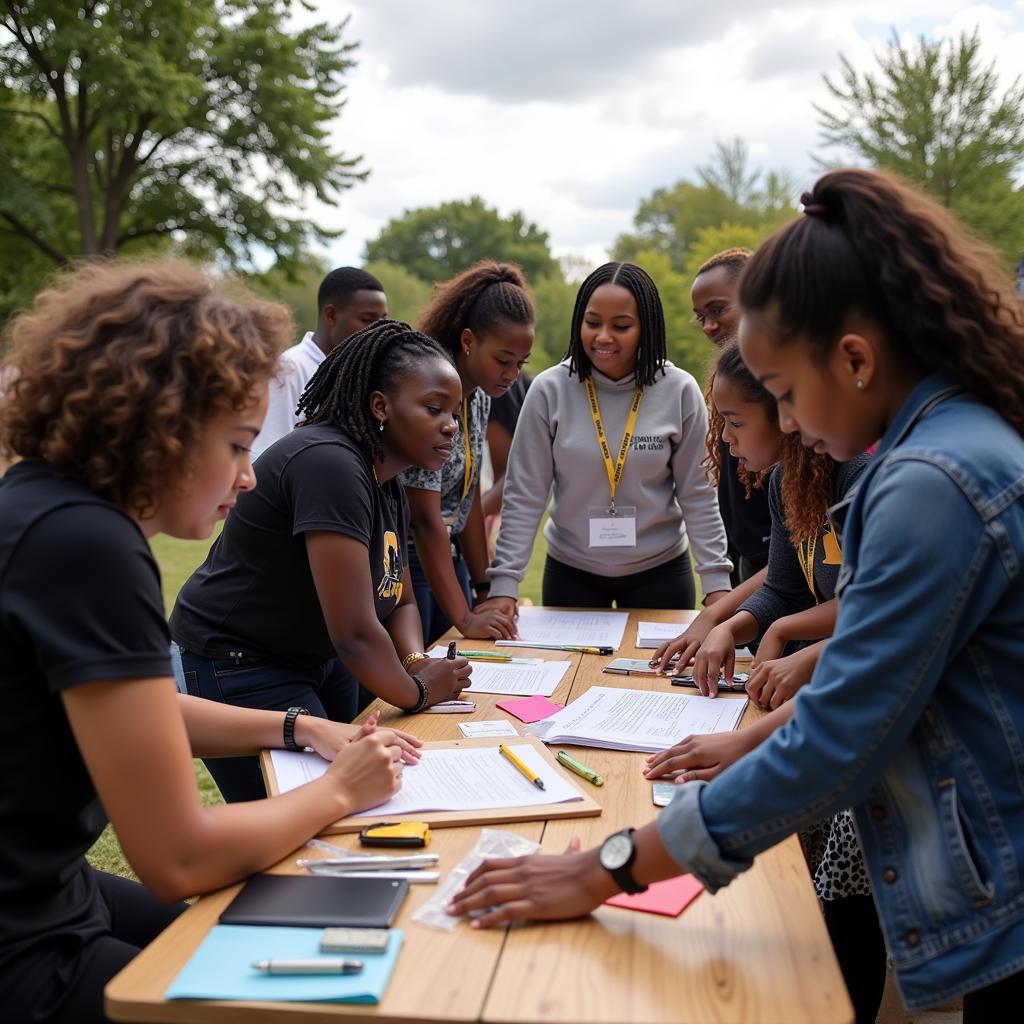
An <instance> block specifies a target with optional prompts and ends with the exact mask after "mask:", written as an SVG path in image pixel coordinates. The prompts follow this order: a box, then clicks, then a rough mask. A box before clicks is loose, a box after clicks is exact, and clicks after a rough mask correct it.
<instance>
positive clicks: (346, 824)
mask: <svg viewBox="0 0 1024 1024" xmlns="http://www.w3.org/2000/svg"><path fill="white" fill-rule="evenodd" d="M504 742H505V740H504V738H503V737H500V736H488V737H484V738H482V739H476V740H470V739H460V740H439V741H435V742H426V743H424V744H423V749H424V750H450V749H453V748H471V747H494V748H496V747H498V746H500V745H501V744H502V743H504ZM516 742H517V743H529V744H530V745H531V746H533V747H534V748H536V750H537V751H538V752H539V753H540V755H541V757H542V758H543V759H544V761H545V762H546V763H547V764H549V765H550V766H551V774H552V775H562V776H564V774H565V769H564V768H562V767H561V766H560V765H559V764H558V762H557V761H556V760H555V758H554V755H553V754H552V753H551V751H550V750H548V748H547V747H546V746H545V745H544V744H543V743H542V742H541V741H540V740H539V739H537V737H536V736H520V737H519V739H517V740H516ZM260 770H261V771H262V772H263V782H264V785H265V786H266V787H267V794H268V795H269V796H278V795H279V793H280V790H279V789H278V787H277V779H276V778H275V776H274V763H273V761H272V760H271V758H270V751H269V750H261V751H260ZM574 784H575V783H574ZM577 788H578V789H579V791H580V794H581V795H582V797H583V799H582V800H573V801H570V802H569V803H560V804H540V805H538V806H534V807H489V808H486V809H485V810H479V811H417V812H416V814H415V818H416V820H417V821H425V822H428V823H429V824H430V827H431V828H432V829H433V828H457V827H459V826H462V825H501V824H508V823H509V822H517V821H547V820H549V819H553V818H595V817H598V816H599V815H600V814H601V813H602V808H601V805H600V804H599V803H598V802H597V801H596V800H595V799H594V798H593V797H592V796H591V795H590V794H589V793H587V792H586V791H585V790H584V789H583V788H582V787H577ZM378 821H380V815H379V814H375V813H374V812H373V811H370V812H369V813H363V814H358V815H353V816H351V817H348V818H341V819H340V820H338V821H336V822H334V823H333V824H331V825H328V826H327V828H325V829H322V830H321V833H320V834H321V835H344V834H345V833H349V832H359V831H360V830H361V829H364V828H366V827H367V825H373V824H375V823H376V822H378Z"/></svg>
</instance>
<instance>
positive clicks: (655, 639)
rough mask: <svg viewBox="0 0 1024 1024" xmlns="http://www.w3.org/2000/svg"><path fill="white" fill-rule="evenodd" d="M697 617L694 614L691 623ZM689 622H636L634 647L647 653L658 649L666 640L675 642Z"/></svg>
mask: <svg viewBox="0 0 1024 1024" xmlns="http://www.w3.org/2000/svg"><path fill="white" fill-rule="evenodd" d="M696 617H697V613H696V612H694V614H693V616H692V617H691V620H690V621H691V622H692V621H693V619H695V618H696ZM689 624H690V623H689V622H638V623H637V624H636V646H637V649H638V650H641V651H649V650H654V649H655V648H657V647H660V646H661V645H662V644H663V643H665V641H666V640H675V638H676V637H677V636H679V634H680V633H682V632H683V631H684V630H685V629H686V627H687V626H688V625H689Z"/></svg>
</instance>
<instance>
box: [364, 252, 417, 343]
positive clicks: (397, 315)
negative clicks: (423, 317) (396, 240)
mask: <svg viewBox="0 0 1024 1024" xmlns="http://www.w3.org/2000/svg"><path fill="white" fill-rule="evenodd" d="M364 269H366V270H367V271H369V273H371V274H373V276H374V277H375V278H377V280H378V281H380V283H381V284H382V285H384V292H385V294H386V295H387V297H388V316H390V317H393V318H394V319H395V320H404V321H405V322H406V323H407V324H412V325H413V326H414V327H415V326H416V321H417V320H419V318H420V313H422V312H423V309H424V307H425V306H426V304H427V303H428V302H429V301H430V285H429V284H428V283H427V282H426V281H423V280H421V279H420V278H418V277H416V275H415V274H410V273H409V271H408V270H406V269H405V267H402V266H399V265H398V264H397V263H388V262H386V261H385V260H378V261H377V262H375V263H367V264H366V267H365V268H364Z"/></svg>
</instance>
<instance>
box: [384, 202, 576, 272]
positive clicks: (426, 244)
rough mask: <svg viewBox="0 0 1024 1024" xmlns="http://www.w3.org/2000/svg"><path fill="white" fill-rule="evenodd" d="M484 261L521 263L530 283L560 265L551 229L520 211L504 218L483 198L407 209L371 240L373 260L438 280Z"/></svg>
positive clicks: (553, 270)
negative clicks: (552, 248)
mask: <svg viewBox="0 0 1024 1024" xmlns="http://www.w3.org/2000/svg"><path fill="white" fill-rule="evenodd" d="M481 259H493V260H507V261H510V262H512V263H518V264H519V265H520V266H521V267H522V268H523V270H524V272H525V273H526V276H527V278H528V279H529V280H530V281H533V280H535V279H537V278H540V277H542V276H544V275H545V274H551V273H553V272H555V271H556V270H557V269H558V265H557V263H556V262H555V260H554V258H553V257H552V256H551V251H550V249H549V248H548V236H547V232H545V231H541V229H540V228H539V227H537V225H536V224H531V223H529V222H528V221H527V220H526V219H525V218H524V217H523V215H522V214H521V213H519V212H516V213H513V214H511V215H510V216H508V217H502V216H501V214H499V213H498V211H497V210H492V209H491V208H490V207H488V206H486V205H485V204H484V201H483V200H482V199H481V198H480V197H479V196H473V198H472V199H469V200H462V199H457V200H453V201H452V202H447V203H442V204H441V205H440V206H428V207H422V208H421V209H417V210H406V211H405V213H403V214H402V216H401V217H396V218H394V219H393V220H391V221H389V222H388V223H387V224H386V225H385V227H384V229H383V230H382V231H381V233H380V234H379V235H378V236H377V237H376V238H375V239H372V240H371V241H369V242H367V243H366V260H367V262H370V263H373V262H376V261H377V260H384V261H386V262H388V263H396V264H398V266H400V267H405V269H406V270H408V271H409V273H410V274H413V275H414V276H416V277H418V278H421V279H422V280H424V281H429V282H431V283H432V284H434V283H437V282H439V281H446V280H447V279H448V278H450V277H454V276H455V275H456V274H458V273H460V272H461V271H463V270H465V269H466V268H467V267H470V266H472V265H473V264H474V263H475V262H476V261H477V260H481Z"/></svg>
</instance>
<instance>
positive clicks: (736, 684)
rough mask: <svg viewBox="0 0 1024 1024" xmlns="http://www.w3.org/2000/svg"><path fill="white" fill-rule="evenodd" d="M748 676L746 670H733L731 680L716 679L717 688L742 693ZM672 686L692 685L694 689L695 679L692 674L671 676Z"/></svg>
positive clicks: (695, 685)
mask: <svg viewBox="0 0 1024 1024" xmlns="http://www.w3.org/2000/svg"><path fill="white" fill-rule="evenodd" d="M749 678H750V676H749V675H747V673H746V672H734V673H733V676H732V682H731V683H727V682H726V681H725V680H724V679H719V680H718V689H719V690H724V691H725V692H726V693H730V692H734V693H744V692H746V689H747V680H748V679H749ZM672 685H673V686H692V687H693V688H694V689H696V688H697V680H696V679H694V678H693V676H673V677H672Z"/></svg>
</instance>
